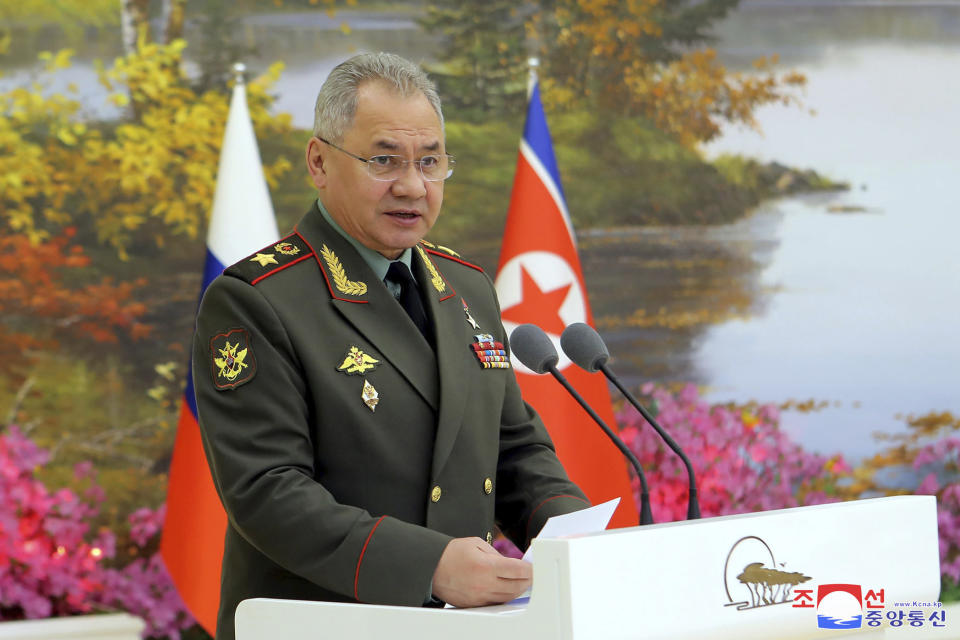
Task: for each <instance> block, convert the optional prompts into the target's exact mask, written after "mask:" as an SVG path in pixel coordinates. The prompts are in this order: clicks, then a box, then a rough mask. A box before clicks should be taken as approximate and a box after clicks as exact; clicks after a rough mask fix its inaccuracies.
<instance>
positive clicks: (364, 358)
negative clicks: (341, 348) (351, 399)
mask: <svg viewBox="0 0 960 640" xmlns="http://www.w3.org/2000/svg"><path fill="white" fill-rule="evenodd" d="M378 364H380V361H379V360H376V359H374V358H371V357H370V356H369V355H367V354H366V353H364V352H363V351H361V350H360V349H359V348H358V347H350V350H349V351H348V352H347V355H346V357H345V358H344V359H343V362H342V363H341V364H340V366H339V367H337V371H342V372H343V373H345V374H347V375H348V376H355V375H361V374H363V373H366V372H367V371H369V370H370V369H374V368H376V366H377V365H378Z"/></svg>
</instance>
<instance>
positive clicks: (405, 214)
mask: <svg viewBox="0 0 960 640" xmlns="http://www.w3.org/2000/svg"><path fill="white" fill-rule="evenodd" d="M384 213H386V214H387V215H388V216H393V217H394V218H398V219H400V220H412V219H414V218H419V217H420V214H419V213H418V212H416V211H411V210H409V209H394V210H392V211H385V212H384Z"/></svg>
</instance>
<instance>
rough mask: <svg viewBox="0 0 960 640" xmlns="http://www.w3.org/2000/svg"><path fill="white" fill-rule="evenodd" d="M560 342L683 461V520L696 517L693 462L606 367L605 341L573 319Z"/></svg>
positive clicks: (608, 355)
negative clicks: (614, 390) (685, 497)
mask: <svg viewBox="0 0 960 640" xmlns="http://www.w3.org/2000/svg"><path fill="white" fill-rule="evenodd" d="M560 346H561V348H562V349H563V352H564V353H565V354H567V357H568V358H570V359H571V360H572V361H573V362H574V363H576V364H577V366H579V367H580V368H582V369H586V370H587V371H589V372H590V373H595V372H596V371H602V372H603V375H605V376H606V377H607V379H608V380H610V382H612V383H613V384H614V385H616V387H617V389H619V390H620V393H622V394H623V396H624V397H625V398H626V399H627V400H628V401H629V402H630V404H632V405H633V406H634V407H635V408H636V410H637V411H639V412H640V415H642V416H643V418H644V419H645V420H646V421H647V423H648V424H649V425H650V426H651V427H653V428H654V430H656V432H657V433H658V434H660V437H661V438H662V439H663V441H664V442H666V443H667V446H668V447H670V448H671V449H672V450H673V452H674V453H676V454H677V455H678V456H680V459H681V460H683V464H684V465H685V466H686V467H687V476H688V479H689V484H690V489H689V499H688V502H687V520H696V519H698V518H699V517H700V502H699V500H698V499H697V481H696V478H695V476H694V473H693V465H692V464H690V459H689V458H687V456H686V454H684V453H683V450H682V449H681V448H680V445H678V444H677V443H676V442H674V440H673V438H671V437H670V434H668V433H667V432H666V431H664V430H663V428H662V427H661V426H660V425H659V424H657V421H656V420H654V418H653V416H652V415H650V412H649V411H647V410H646V409H645V408H644V406H643V405H642V404H640V402H639V401H638V400H637V399H636V398H635V397H634V395H633V394H632V393H630V392H629V391H628V390H627V389H626V388H625V387H624V386H623V384H621V382H620V379H619V378H617V376H615V375H614V374H613V372H612V371H611V370H610V368H609V367H607V360H608V359H609V358H610V352H609V351H608V350H607V345H605V344H604V343H603V338H601V337H600V334H599V333H597V332H596V330H595V329H594V328H593V327H591V326H590V325H588V324H585V323H583V322H575V323H573V324H571V325H570V326H568V327H567V328H566V329H564V330H563V334H562V335H561V336H560Z"/></svg>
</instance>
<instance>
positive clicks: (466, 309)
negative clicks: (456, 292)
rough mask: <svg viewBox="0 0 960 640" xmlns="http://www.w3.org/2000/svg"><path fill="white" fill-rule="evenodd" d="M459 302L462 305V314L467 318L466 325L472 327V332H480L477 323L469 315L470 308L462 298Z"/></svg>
mask: <svg viewBox="0 0 960 640" xmlns="http://www.w3.org/2000/svg"><path fill="white" fill-rule="evenodd" d="M460 302H462V303H463V313H464V315H466V316H467V324H469V325H470V326H471V327H473V330H474V331H480V325H479V324H477V321H476V320H474V319H473V316H472V315H470V307H468V306H467V301H466V300H464V299H463V298H460Z"/></svg>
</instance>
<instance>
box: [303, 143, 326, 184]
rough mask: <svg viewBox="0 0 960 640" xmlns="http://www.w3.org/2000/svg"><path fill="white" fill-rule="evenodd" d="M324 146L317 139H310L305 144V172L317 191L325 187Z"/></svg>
mask: <svg viewBox="0 0 960 640" xmlns="http://www.w3.org/2000/svg"><path fill="white" fill-rule="evenodd" d="M325 152H326V147H325V145H324V144H323V143H322V142H321V141H320V139H319V138H317V137H311V138H310V142H308V143H307V154H306V160H307V172H308V173H309V174H310V181H311V182H313V185H314V186H315V187H316V188H317V189H323V188H324V187H326V186H327V171H326V167H325V165H324V162H325V160H326V156H325V155H324V154H325Z"/></svg>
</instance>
